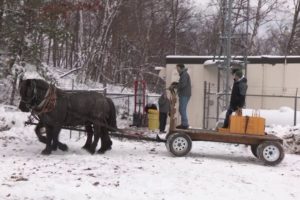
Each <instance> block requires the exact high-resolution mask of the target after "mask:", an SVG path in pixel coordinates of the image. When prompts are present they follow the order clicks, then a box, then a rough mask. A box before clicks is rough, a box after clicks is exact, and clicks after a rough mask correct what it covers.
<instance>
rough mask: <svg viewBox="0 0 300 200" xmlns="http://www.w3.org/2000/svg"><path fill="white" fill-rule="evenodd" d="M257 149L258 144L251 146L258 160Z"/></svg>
mask: <svg viewBox="0 0 300 200" xmlns="http://www.w3.org/2000/svg"><path fill="white" fill-rule="evenodd" d="M257 147H258V145H257V144H253V145H251V146H250V149H251V152H252V154H253V155H254V156H255V157H256V158H258V155H257Z"/></svg>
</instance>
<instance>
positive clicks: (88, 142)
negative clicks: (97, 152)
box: [82, 123, 94, 151]
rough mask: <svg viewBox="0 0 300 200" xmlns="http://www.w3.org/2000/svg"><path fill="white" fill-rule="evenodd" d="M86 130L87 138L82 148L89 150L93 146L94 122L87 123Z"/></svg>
mask: <svg viewBox="0 0 300 200" xmlns="http://www.w3.org/2000/svg"><path fill="white" fill-rule="evenodd" d="M85 130H86V132H87V138H86V142H85V144H84V146H83V147H82V148H83V149H85V150H87V151H89V149H90V148H91V145H92V140H93V133H94V132H93V127H92V124H90V123H86V124H85Z"/></svg>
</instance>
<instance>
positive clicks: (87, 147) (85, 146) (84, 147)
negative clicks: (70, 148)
mask: <svg viewBox="0 0 300 200" xmlns="http://www.w3.org/2000/svg"><path fill="white" fill-rule="evenodd" d="M81 148H82V149H84V150H87V151H89V149H90V148H91V147H89V146H87V145H84V146H83V147H81Z"/></svg>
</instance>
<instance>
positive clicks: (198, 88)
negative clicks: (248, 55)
mask: <svg viewBox="0 0 300 200" xmlns="http://www.w3.org/2000/svg"><path fill="white" fill-rule="evenodd" d="M185 66H186V67H187V68H188V73H189V74H190V77H191V81H192V97H191V100H190V102H189V104H188V110H187V112H188V117H189V123H190V126H192V127H195V128H201V127H203V103H204V81H207V82H209V83H210V85H211V92H212V93H217V81H218V69H217V67H216V66H212V65H209V66H205V65H204V64H185ZM299 74H300V63H299V64H298V63H296V64H285V63H278V64H275V65H272V64H251V63H250V64H248V67H247V79H248V91H247V95H249V96H247V98H246V107H247V108H251V109H279V108H280V107H282V106H289V107H291V108H294V102H295V101H294V98H279V97H258V96H252V95H269V96H272V95H277V96H290V97H292V96H295V94H296V88H300V78H299V77H298V76H299ZM178 79H179V76H178V73H177V71H176V64H167V65H166V84H167V86H168V85H170V84H171V83H172V82H173V81H178ZM230 81H231V82H230V85H232V77H230ZM298 104H300V103H298ZM216 109H217V94H215V95H214V94H212V95H210V102H209V117H212V118H213V117H216ZM298 110H300V106H298ZM177 116H178V120H177V121H178V124H180V117H179V113H178V112H177ZM215 124H216V120H215V119H211V120H210V121H209V127H211V128H212V127H214V126H215Z"/></svg>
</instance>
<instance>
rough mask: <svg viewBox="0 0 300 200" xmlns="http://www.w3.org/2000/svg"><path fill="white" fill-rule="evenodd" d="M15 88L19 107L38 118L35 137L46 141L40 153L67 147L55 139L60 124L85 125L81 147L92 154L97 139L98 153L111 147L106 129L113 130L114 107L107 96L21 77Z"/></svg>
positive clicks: (114, 125)
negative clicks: (43, 131)
mask: <svg viewBox="0 0 300 200" xmlns="http://www.w3.org/2000/svg"><path fill="white" fill-rule="evenodd" d="M19 89H20V95H21V101H20V105H19V108H20V110H21V111H23V112H29V111H30V110H32V112H33V113H34V114H35V115H37V116H38V118H39V123H38V125H37V127H36V128H35V132H36V134H37V136H38V138H39V140H40V141H41V142H43V143H46V148H45V149H44V150H43V151H42V154H45V155H47V154H51V151H52V150H56V149H57V148H59V149H61V150H63V151H66V150H67V149H68V147H67V145H65V144H63V143H61V142H59V140H58V136H59V132H60V130H61V128H62V127H64V126H67V127H74V126H85V128H86V131H87V140H86V143H85V145H84V146H83V148H84V149H86V150H87V151H89V152H90V153H92V154H93V153H95V150H96V147H97V144H98V141H99V138H101V148H100V149H99V151H98V153H104V152H105V151H106V150H109V149H111V145H112V141H111V139H110V137H109V134H108V130H116V129H117V123H116V110H115V106H114V103H113V101H112V100H111V99H110V98H107V97H105V96H103V95H102V94H99V93H98V92H95V91H83V92H82V91H80V92H79V91H78V92H66V91H63V90H61V89H58V88H56V87H55V86H54V85H51V84H48V83H47V82H45V81H44V80H40V79H27V80H21V81H20V85H19ZM42 127H45V129H46V137H44V136H42V135H41V132H40V129H41V128H42ZM93 136H94V141H93Z"/></svg>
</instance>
